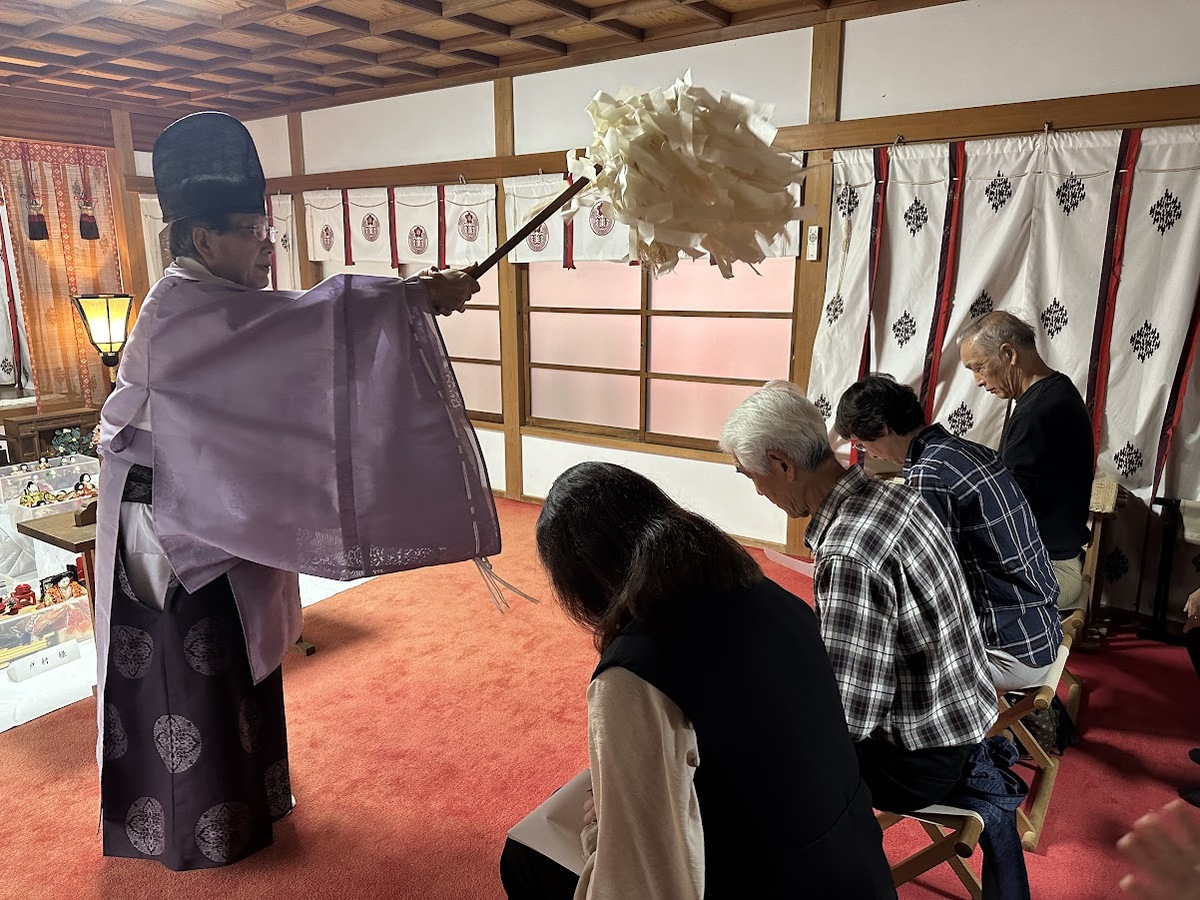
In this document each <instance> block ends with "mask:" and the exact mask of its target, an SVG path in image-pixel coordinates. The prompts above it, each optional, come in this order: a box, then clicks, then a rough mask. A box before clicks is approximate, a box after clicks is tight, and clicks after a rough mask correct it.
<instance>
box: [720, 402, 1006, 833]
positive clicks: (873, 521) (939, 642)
mask: <svg viewBox="0 0 1200 900" xmlns="http://www.w3.org/2000/svg"><path fill="white" fill-rule="evenodd" d="M721 447H722V449H723V450H725V451H726V452H727V453H730V454H732V455H733V458H734V462H735V464H736V465H737V468H738V471H740V472H742V473H743V474H745V475H747V476H748V477H749V478H750V479H751V480H752V481H753V482H754V486H755V487H756V488H757V489H758V492H759V493H760V494H762V495H763V496H764V497H766V498H767V499H768V500H770V501H771V502H772V503H774V504H775V505H776V506H778V507H779V508H780V509H782V510H784V511H785V512H786V513H787V514H788V515H789V516H792V517H793V518H802V517H804V516H811V517H812V521H811V522H810V524H809V527H808V533H807V536H806V538H805V540H806V542H807V543H808V546H809V547H810V549H811V550H812V551H813V555H814V558H815V561H816V562H815V571H814V574H813V588H814V597H815V600H816V608H817V614H818V617H819V618H820V622H821V635H822V637H823V638H824V641H825V646H826V649H827V651H828V653H829V659H830V662H831V663H832V664H833V670H834V675H835V676H836V678H837V681H838V686H839V688H840V690H841V695H842V706H843V707H844V711H845V714H846V723H847V725H849V728H850V735H851V737H852V738H853V739H854V741H855V747H856V749H857V751H858V757H859V765H860V767H861V770H862V773H863V778H864V779H865V780H866V782H867V784H868V786H869V787H870V788H871V793H872V795H873V797H874V801H875V806H876V807H877V808H879V809H885V810H889V811H892V812H909V811H912V810H914V809H919V808H921V807H924V806H928V805H930V804H935V803H939V802H941V801H942V800H943V799H944V798H945V797H946V795H947V794H948V793H949V792H950V791H951V790H952V789H953V788H954V786H955V785H956V784H957V783H958V781H959V779H960V776H961V775H962V770H963V766H964V764H965V763H966V761H967V759H968V757H969V756H970V755H971V752H972V750H973V749H974V748H975V747H976V746H977V745H978V744H979V743H980V742H981V741H982V740H983V739H984V737H985V736H986V735H987V731H988V729H989V728H990V727H991V725H992V723H993V721H994V720H995V717H996V694H995V691H994V689H993V687H992V684H991V681H990V678H989V675H988V664H987V656H986V652H985V649H984V643H983V637H982V635H981V633H980V630H979V624H978V618H977V617H976V615H975V613H974V610H973V608H972V606H971V600H970V593H969V591H968V589H967V584H966V581H965V579H964V577H963V573H962V569H961V568H960V566H959V563H958V558H957V555H956V553H955V552H954V547H953V545H952V544H951V543H950V538H949V536H948V534H947V533H946V529H945V528H944V527H943V526H942V524H941V522H939V521H938V519H937V518H936V517H935V516H934V514H933V512H932V511H931V510H930V509H929V507H928V506H927V505H926V504H925V502H924V501H923V500H922V499H921V498H920V495H919V494H917V492H915V491H913V490H911V489H910V488H907V487H905V486H902V485H893V484H887V483H884V482H881V481H875V480H872V479H870V478H868V477H867V476H866V475H865V474H863V471H862V469H861V468H858V467H851V468H849V469H847V468H845V467H844V466H843V465H842V464H841V463H840V462H839V461H838V459H837V457H835V456H834V454H833V450H832V449H831V447H830V445H829V434H828V432H827V431H826V428H825V421H824V419H823V418H822V416H821V414H820V412H819V411H818V410H817V408H816V407H815V406H814V405H813V404H812V403H811V402H810V401H809V400H808V399H807V398H806V397H805V396H804V394H803V393H801V392H800V390H799V389H798V388H796V387H795V386H794V385H791V384H788V383H787V382H778V381H777V382H771V383H770V384H768V385H766V386H765V387H763V388H762V389H760V390H759V391H757V392H755V393H754V394H752V395H751V396H750V397H749V398H747V399H746V400H745V401H744V402H743V403H742V404H741V405H740V406H739V407H738V408H737V409H735V410H734V411H733V413H732V414H731V415H730V417H729V420H728V421H727V422H726V423H725V428H724V431H723V434H722V437H721Z"/></svg>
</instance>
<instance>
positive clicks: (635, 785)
mask: <svg viewBox="0 0 1200 900" xmlns="http://www.w3.org/2000/svg"><path fill="white" fill-rule="evenodd" d="M587 699H588V755H589V757H590V759H591V767H592V791H593V798H594V799H595V803H596V813H597V819H596V822H595V823H593V824H591V825H589V826H587V827H585V828H584V830H583V832H582V834H581V838H582V841H583V854H584V859H585V860H586V862H585V864H584V868H583V874H582V875H581V876H580V879H579V887H578V888H577V889H576V891H575V900H635V898H636V900H701V898H702V897H703V895H704V828H703V825H702V824H701V821H700V804H699V801H698V800H697V797H696V788H695V785H694V784H693V778H694V776H695V773H696V767H697V766H698V765H700V752H699V747H698V745H697V742H696V732H695V730H693V728H692V726H691V723H689V722H688V721H687V719H686V718H685V717H684V715H683V712H682V711H681V710H680V709H679V707H678V706H676V705H675V704H674V703H673V702H672V701H671V700H669V699H668V698H667V697H666V696H665V695H664V694H663V693H662V692H660V691H659V690H658V689H656V688H654V687H652V686H651V685H650V684H648V683H647V682H645V681H643V680H642V679H641V678H638V677H637V676H636V675H634V674H633V673H632V672H630V671H628V670H627V669H620V668H613V669H607V670H605V671H604V672H602V673H601V674H600V675H599V677H597V678H596V679H594V680H593V681H592V683H591V685H590V687H589V688H588V694H587Z"/></svg>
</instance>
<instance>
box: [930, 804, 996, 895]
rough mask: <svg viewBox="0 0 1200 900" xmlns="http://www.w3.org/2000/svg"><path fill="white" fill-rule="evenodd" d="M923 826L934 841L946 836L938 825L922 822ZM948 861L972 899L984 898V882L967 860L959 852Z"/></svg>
mask: <svg viewBox="0 0 1200 900" xmlns="http://www.w3.org/2000/svg"><path fill="white" fill-rule="evenodd" d="M921 827H922V828H924V829H925V833H926V834H927V835H929V837H930V839H931V840H933V841H939V840H941V839H942V838H943V837H945V836H946V831H945V830H943V829H942V828H941V827H940V826H938V825H933V824H931V823H929V822H922V823H921ZM951 835H953V832H951ZM947 862H948V863H950V868H951V869H953V870H954V874H955V875H957V876H958V880H959V881H961V882H962V885H963V887H965V888H966V889H967V893H969V894H970V895H971V900H983V884H982V882H980V880H979V876H978V875H976V874H975V870H974V869H972V868H971V867H970V866H968V865H967V863H966V861H965V860H963V858H962V857H961V856H959V855H958V854H957V853H956V854H955V855H954V856H951V857H950V858H949V859H948V860H947Z"/></svg>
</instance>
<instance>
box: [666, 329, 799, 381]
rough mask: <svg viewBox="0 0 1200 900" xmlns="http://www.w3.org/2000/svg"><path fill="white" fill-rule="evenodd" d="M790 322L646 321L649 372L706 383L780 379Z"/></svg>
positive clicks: (788, 353) (787, 354) (785, 369)
mask: <svg viewBox="0 0 1200 900" xmlns="http://www.w3.org/2000/svg"><path fill="white" fill-rule="evenodd" d="M791 350H792V322H791V320H790V319H709V318H690V317H689V318H684V317H672V316H654V317H652V318H651V319H650V371H651V372H662V373H665V374H668V375H706V376H708V377H711V378H755V379H761V380H764V381H766V380H769V379H771V378H786V377H787V373H788V360H789V358H790V356H791Z"/></svg>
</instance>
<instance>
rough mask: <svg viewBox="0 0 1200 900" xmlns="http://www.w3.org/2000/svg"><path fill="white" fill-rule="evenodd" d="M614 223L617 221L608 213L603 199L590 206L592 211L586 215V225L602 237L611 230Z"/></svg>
mask: <svg viewBox="0 0 1200 900" xmlns="http://www.w3.org/2000/svg"><path fill="white" fill-rule="evenodd" d="M615 224H617V223H616V222H615V221H613V218H612V216H610V215H609V214H608V208H607V207H606V206H605V205H604V201H603V200H601V201H600V202H599V203H597V204H596V205H595V206H593V207H592V211H591V213H590V214H589V215H588V225H589V226H590V227H591V229H592V231H593V232H594V233H595V234H597V235H599V236H600V237H604V236H605V235H607V234H609V233H610V232H611V231H612V230H613V226H614V225H615Z"/></svg>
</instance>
